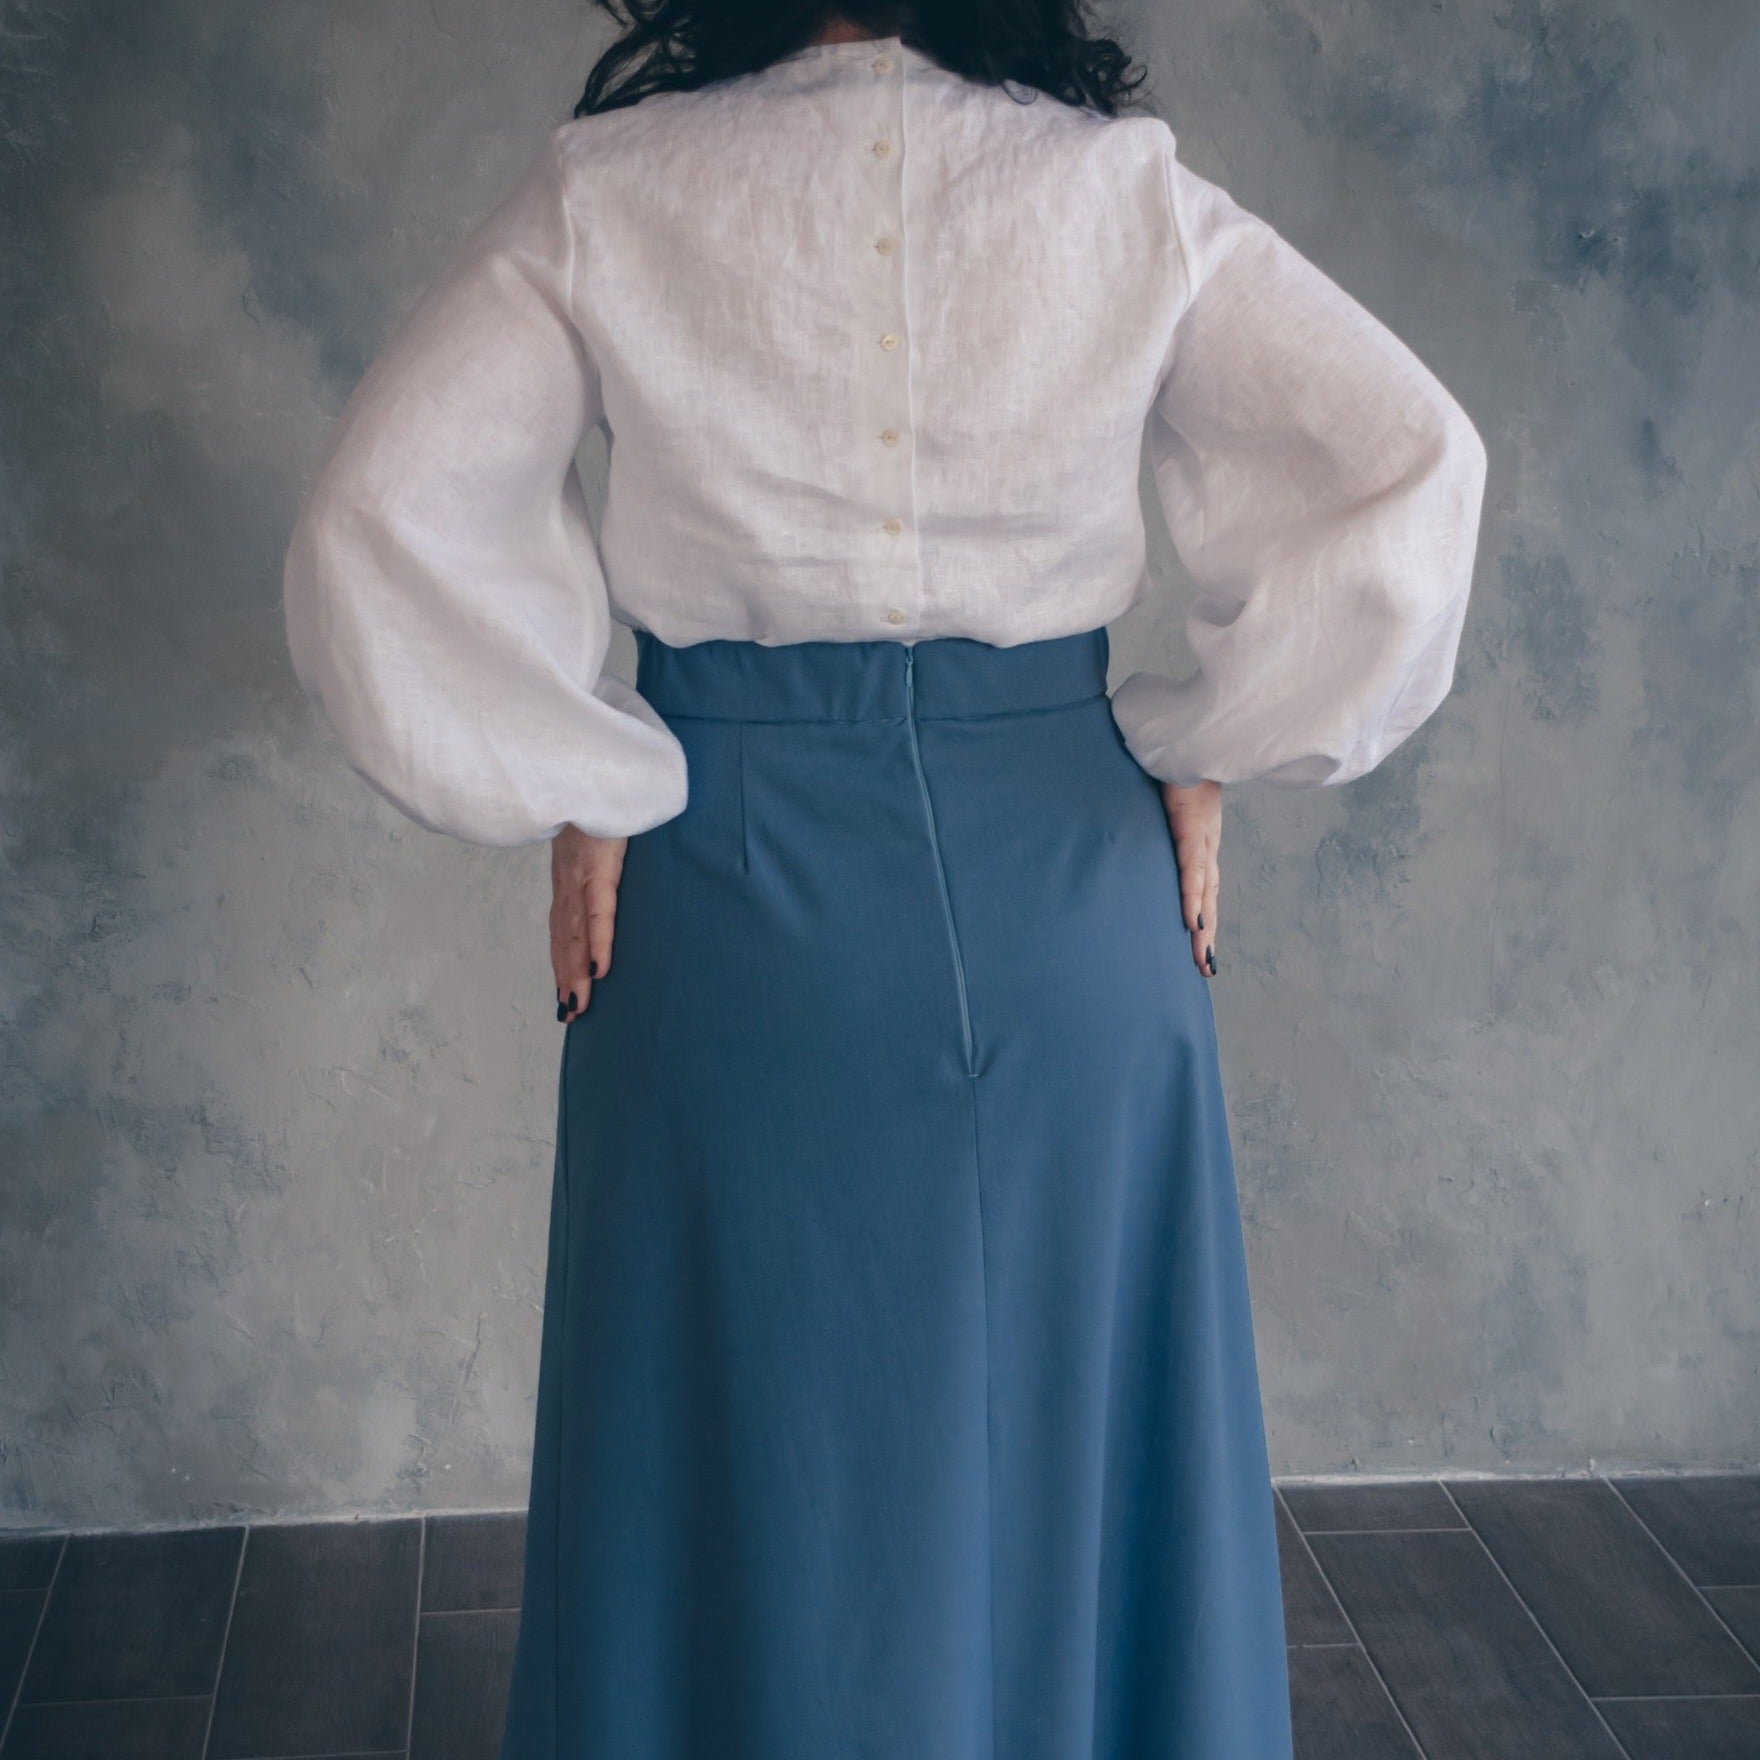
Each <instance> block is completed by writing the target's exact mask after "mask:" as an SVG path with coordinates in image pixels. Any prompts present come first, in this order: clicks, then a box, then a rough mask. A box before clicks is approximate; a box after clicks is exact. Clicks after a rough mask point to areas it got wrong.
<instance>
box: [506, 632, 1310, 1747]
mask: <svg viewBox="0 0 1760 1760" xmlns="http://www.w3.org/2000/svg"><path fill="white" fill-rule="evenodd" d="M637 647H638V656H639V658H638V665H637V675H636V682H637V686H638V688H639V689H640V690H641V693H642V695H643V698H644V700H645V701H647V702H649V703H650V704H651V705H652V706H653V707H654V709H655V710H656V712H657V713H658V714H660V715H661V717H662V718H663V719H664V720H665V722H666V724H667V725H668V727H669V728H670V729H671V731H672V732H673V733H674V734H675V735H676V737H677V738H678V740H679V742H680V744H681V746H682V748H683V750H684V752H685V756H686V759H687V762H688V763H689V765H690V766H691V768H692V771H693V774H695V775H696V776H697V777H699V778H700V779H701V782H702V786H701V787H699V788H698V789H696V790H695V791H694V793H693V796H692V799H691V801H690V803H689V805H688V806H687V808H686V810H685V811H684V812H682V813H680V814H678V815H675V816H674V817H673V818H671V819H669V820H667V821H666V822H665V823H663V824H662V825H660V826H659V827H657V828H655V829H654V830H652V831H651V832H649V833H647V834H645V835H643V836H640V837H633V838H631V840H630V843H629V846H628V854H627V859H626V862H625V866H624V872H623V878H622V883H621V885H620V888H619V904H618V929H617V946H616V954H615V957H614V960H613V963H612V966H611V969H610V970H609V971H608V972H607V973H606V974H605V975H604V977H602V978H601V979H600V980H599V981H598V982H597V983H596V984H595V986H594V990H593V1002H592V1006H591V1007H590V1008H589V1009H587V1010H586V1011H585V1013H583V1014H581V1015H579V1016H577V1017H576V1018H575V1019H574V1020H573V1021H571V1022H570V1024H569V1027H568V1030H567V1035H566V1039H565V1046H564V1050H563V1055H562V1070H561V1075H560V1092H559V1123H558V1127H557V1140H556V1156H555V1164H554V1165H555V1177H554V1183H553V1188H552V1207H551V1216H550V1237H549V1259H548V1271H547V1276H546V1284H545V1293H544V1323H543V1343H542V1352H541V1356H540V1368H539V1378H538V1405H537V1414H536V1431H535V1448H534V1452H533V1461H532V1486H531V1504H530V1509H531V1513H530V1519H529V1523H528V1527H527V1533H526V1548H527V1550H526V1563H525V1578H524V1594H523V1606H522V1611H521V1618H520V1628H519V1638H518V1645H517V1649H516V1653H515V1658H514V1667H513V1674H512V1681H511V1687H510V1699H509V1703H508V1710H507V1718H506V1724H505V1739H504V1744H503V1749H502V1752H503V1755H504V1760H589V1757H590V1760H828V1757H831V1756H836V1757H838V1760H846V1757H847V1760H856V1757H858V1756H859V1757H860V1760H1147V1757H1148V1756H1154V1757H1155V1760H1290V1754H1291V1732H1290V1710H1289V1688H1288V1677H1287V1661H1286V1655H1285V1648H1284V1646H1285V1637H1286V1634H1285V1631H1284V1626H1283V1613H1282V1602H1281V1596H1280V1586H1279V1578H1278V1559H1277V1543H1276V1534H1275V1527H1274V1513H1273V1509H1274V1506H1273V1500H1272V1490H1271V1479H1270V1472H1269V1464H1268V1460H1267V1454H1266V1445H1265V1437H1264V1432H1263V1428H1262V1420H1261V1415H1260V1393H1259V1384H1258V1377H1257V1368H1256V1362H1255V1355H1254V1343H1253V1332H1252V1316H1251V1311H1250V1306H1249V1301H1248V1283H1247V1273H1246V1265H1245V1260H1244V1254H1243V1242H1242V1235H1241V1227H1240V1216H1239V1208H1238V1200H1237V1196H1236V1189H1235V1177H1234V1167H1233V1162H1232V1159H1231V1153H1230V1145H1229V1136H1228V1125H1227V1115H1226V1110H1225V1104H1224V1095H1223V1090H1222V1085H1221V1078H1220V1074H1219V1068H1218V1060H1217V1043H1216V1024H1215V1019H1214V1015H1213V1013H1212V1005H1211V995H1210V988H1209V984H1208V981H1207V980H1206V979H1205V978H1204V977H1203V976H1202V974H1201V973H1199V971H1198V969H1197V967H1196V966H1195V965H1194V964H1193V962H1192V958H1191V949H1190V943H1189V940H1188V938H1187V936H1186V933H1185V930H1184V929H1183V927H1182V926H1181V923H1180V916H1179V908H1178V897H1179V881H1178V873H1177V868H1176V863H1175V856H1174V850H1173V845H1172V840H1171V839H1170V838H1169V837H1168V835H1167V823H1166V815H1165V813H1164V811H1163V809H1162V805H1161V801H1160V797H1159V791H1158V790H1157V788H1156V786H1155V784H1154V782H1153V781H1152V780H1151V779H1150V778H1149V776H1148V775H1147V774H1146V773H1145V771H1144V770H1143V769H1142V767H1141V766H1140V765H1139V764H1137V763H1136V762H1135V761H1134V759H1133V758H1132V756H1131V754H1130V753H1129V752H1128V751H1127V750H1126V748H1125V745H1124V742H1123V740H1122V738H1121V736H1120V733H1119V730H1118V728H1117V725H1116V723H1115V721H1114V720H1113V717H1112V714H1111V712H1110V708H1109V704H1108V699H1107V696H1106V674H1107V662H1108V647H1107V636H1106V632H1105V631H1104V630H1096V631H1092V632H1087V633H1084V634H1080V635H1075V636H1066V637H1054V638H1047V639H1044V640H1040V641H1032V642H1025V643H1018V644H1013V645H1010V646H1007V647H997V646H991V645H986V644H984V643H982V642H978V641H975V640H972V639H970V638H966V637H957V636H950V637H942V638H934V639H929V640H924V641H920V642H917V643H914V644H904V643H899V642H894V641H890V640H885V639H882V640H874V641H868V640H859V641H854V642H807V643H800V644H791V645H766V644H762V643H757V642H753V641H737V640H732V641H730V640H721V639H712V640H709V641H705V642H700V643H693V644H691V645H688V646H686V647H682V648H672V647H669V646H668V645H666V644H664V643H662V642H660V641H659V640H658V639H657V638H655V637H653V636H652V635H650V634H646V633H644V634H641V635H639V636H638V637H637Z"/></svg>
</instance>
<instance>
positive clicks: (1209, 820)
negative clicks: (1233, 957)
mask: <svg viewBox="0 0 1760 1760" xmlns="http://www.w3.org/2000/svg"><path fill="white" fill-rule="evenodd" d="M1161 799H1162V803H1163V805H1165V807H1166V808H1167V824H1168V829H1169V830H1171V831H1172V833H1173V852H1174V855H1175V857H1176V858H1177V860H1178V862H1179V900H1180V911H1181V914H1182V915H1183V916H1184V918H1185V925H1186V928H1187V929H1188V930H1189V931H1190V933H1191V937H1192V958H1193V959H1194V960H1196V961H1197V964H1198V970H1199V971H1200V972H1202V973H1203V974H1204V976H1205V977H1207V978H1213V977H1215V976H1216V896H1217V891H1218V879H1219V873H1220V871H1219V869H1218V866H1217V863H1218V858H1219V856H1220V854H1221V850H1222V784H1221V783H1220V782H1198V783H1194V784H1193V785H1192V786H1191V787H1190V788H1180V787H1178V786H1177V785H1176V784H1174V783H1171V782H1164V783H1162V785H1161Z"/></svg>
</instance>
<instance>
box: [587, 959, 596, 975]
mask: <svg viewBox="0 0 1760 1760" xmlns="http://www.w3.org/2000/svg"><path fill="white" fill-rule="evenodd" d="M598 975H599V962H598V961H597V960H596V959H590V960H588V961H587V976H588V977H589V978H596V977H598Z"/></svg>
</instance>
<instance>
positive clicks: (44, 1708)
mask: <svg viewBox="0 0 1760 1760" xmlns="http://www.w3.org/2000/svg"><path fill="white" fill-rule="evenodd" d="M1278 1502H1279V1508H1278V1525H1279V1534H1280V1539H1281V1543H1282V1548H1283V1566H1284V1593H1285V1602H1286V1605H1287V1609H1288V1635H1289V1641H1290V1653H1289V1659H1290V1683H1291V1689H1292V1692H1293V1695H1294V1702H1295V1713H1296V1730H1297V1740H1296V1750H1297V1754H1298V1757H1299V1760H1413V1757H1414V1756H1424V1757H1426V1760H1619V1757H1620V1756H1624V1757H1625V1760H1760V1666H1757V1665H1756V1660H1755V1659H1756V1656H1757V1655H1760V1476H1754V1477H1747V1476H1741V1477H1697V1478H1686V1479H1662V1478H1639V1479H1602V1478H1595V1479H1544V1480H1536V1479H1508V1480H1497V1481H1487V1480H1447V1481H1442V1482H1438V1481H1434V1480H1422V1481H1419V1480H1413V1481H1408V1482H1404V1483H1399V1484H1385V1483H1384V1484H1379V1485H1363V1486H1350V1487H1338V1486H1331V1485H1302V1484H1298V1483H1293V1482H1292V1483H1287V1484H1284V1485H1281V1486H1280V1487H1279V1490H1278ZM523 1525H524V1524H523V1519H522V1518H521V1517H520V1516H518V1515H468V1516H433V1517H429V1518H426V1519H425V1520H424V1519H422V1518H419V1517H404V1518H400V1519H393V1520H385V1521H354V1522H317V1523H294V1524H265V1525H261V1526H253V1527H250V1528H249V1529H246V1528H244V1527H230V1528H198V1529H185V1530H180V1531H175V1532H152V1533H107V1534H76V1535H72V1536H65V1537H64V1536H61V1535H40V1536H39V1535H33V1536H19V1535H12V1536H0V1720H3V1723H4V1728H3V1731H0V1760H203V1757H206V1760H292V1757H295V1756H297V1757H299V1760H313V1757H318V1756H324V1757H333V1756H334V1757H343V1756H346V1757H347V1760H392V1757H393V1756H408V1757H409V1760H496V1754H497V1747H498V1742H499V1736H500V1727H501V1713H502V1705H503V1702H504V1694H505V1692H506V1687H507V1677H508V1671H509V1668H510V1665H511V1663H512V1659H513V1644H514V1638H515V1635H516V1633H517V1631H518V1624H519V1615H518V1611H517V1609H518V1605H519V1588H520V1551H521V1541H522V1534H523Z"/></svg>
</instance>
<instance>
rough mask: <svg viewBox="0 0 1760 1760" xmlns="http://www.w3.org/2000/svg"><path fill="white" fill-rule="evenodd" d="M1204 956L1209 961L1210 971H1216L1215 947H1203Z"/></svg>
mask: <svg viewBox="0 0 1760 1760" xmlns="http://www.w3.org/2000/svg"><path fill="white" fill-rule="evenodd" d="M1204 957H1205V959H1207V960H1208V961H1209V962H1210V970H1211V973H1212V974H1214V973H1215V971H1216V949H1215V948H1214V947H1206V948H1205V949H1204Z"/></svg>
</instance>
